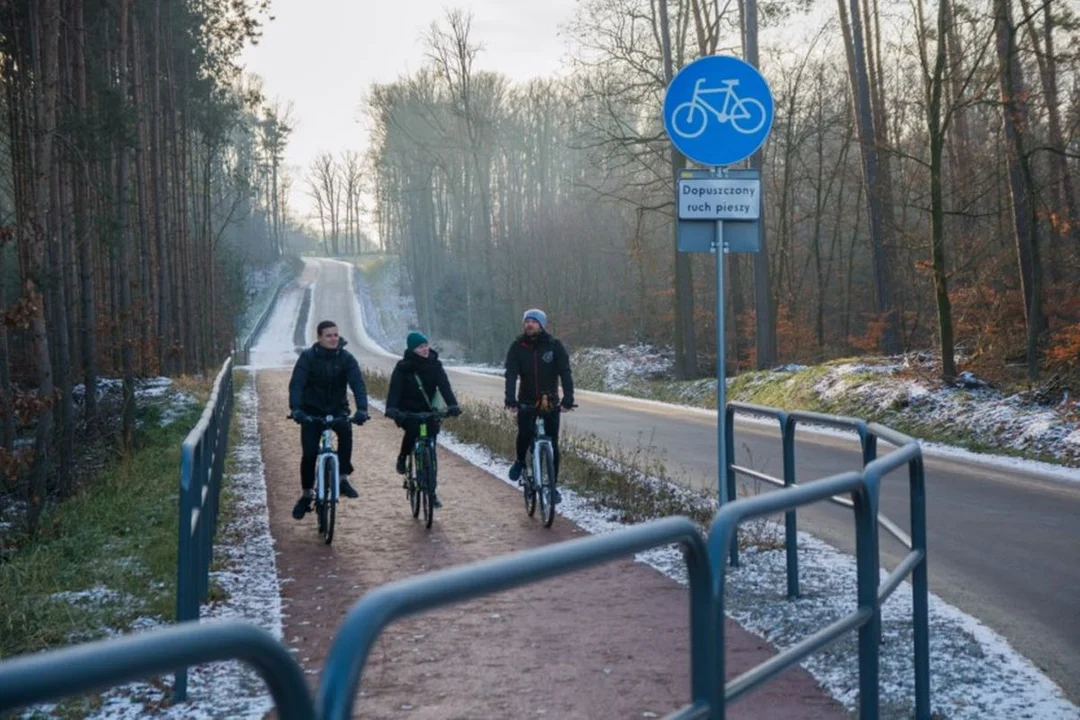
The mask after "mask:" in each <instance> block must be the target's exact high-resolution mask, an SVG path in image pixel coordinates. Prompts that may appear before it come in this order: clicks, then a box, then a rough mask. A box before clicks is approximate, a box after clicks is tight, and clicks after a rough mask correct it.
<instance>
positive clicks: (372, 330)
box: [353, 260, 420, 355]
mask: <svg viewBox="0 0 1080 720" xmlns="http://www.w3.org/2000/svg"><path fill="white" fill-rule="evenodd" d="M385 263H387V265H385V266H383V267H381V268H380V269H379V270H378V271H376V272H375V273H374V275H375V278H374V281H369V280H368V278H367V277H366V276H365V274H364V273H363V272H361V271H360V269H359V268H357V269H354V270H353V290H354V292H355V296H356V300H357V304H358V305H359V306H360V312H361V317H362V320H361V322H362V324H363V326H364V330H365V331H366V332H367V334H368V337H370V338H371V340H373V341H374V342H375V343H377V344H378V345H379V346H380V347H382V348H384V349H385V350H387V351H389V352H391V353H393V354H394V355H401V354H402V353H404V352H405V338H406V337H407V336H408V334H409V332H410V331H412V330H416V329H417V328H419V326H420V325H419V321H418V319H417V315H416V305H415V303H414V301H413V299H412V297H410V296H407V295H405V294H404V293H402V292H401V289H400V286H399V282H398V268H397V264H396V262H395V261H392V260H386V261H385Z"/></svg>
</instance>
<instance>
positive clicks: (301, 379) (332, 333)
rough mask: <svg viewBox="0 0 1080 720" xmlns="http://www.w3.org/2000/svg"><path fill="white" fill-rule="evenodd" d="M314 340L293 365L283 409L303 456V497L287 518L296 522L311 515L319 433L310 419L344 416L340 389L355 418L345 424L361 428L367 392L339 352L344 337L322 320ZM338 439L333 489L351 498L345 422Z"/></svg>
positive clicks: (349, 358) (355, 366)
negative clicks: (296, 433) (351, 400)
mask: <svg viewBox="0 0 1080 720" xmlns="http://www.w3.org/2000/svg"><path fill="white" fill-rule="evenodd" d="M318 335H319V339H318V342H316V343H315V344H314V345H312V346H311V347H309V348H308V349H307V350H305V351H304V352H302V353H300V357H299V358H298V359H297V361H296V365H295V366H293V372H292V379H290V380H289V408H290V409H291V410H292V417H293V419H294V420H296V422H298V423H300V446H301V447H302V448H303V456H302V457H301V459H300V486H301V488H302V489H303V494H301V495H300V499H299V500H297V501H296V506H295V507H294V508H293V512H292V515H293V517H294V518H296V519H297V520H301V519H303V517H304V515H305V514H306V513H307V512H309V511H310V510H311V501H312V499H313V497H314V487H315V461H316V459H317V457H318V454H319V436H320V435H322V430H321V429H320V428H319V427H318V426H317V425H313V424H312V423H311V422H310V421H311V419H312V417H325V416H327V415H348V414H349V397H348V393H347V392H346V390H347V389H348V388H352V391H353V396H354V397H355V398H356V413H355V414H354V415H353V416H352V417H351V418H350V420H351V422H355V423H356V424H357V425H363V424H364V423H365V422H366V421H367V419H368V413H367V409H368V400H367V387H365V385H364V376H363V374H362V373H361V372H360V364H359V363H358V362H356V358H355V357H353V355H352V353H350V352H349V351H348V350H346V349H345V344H346V342H345V338H343V337H341V336H340V335H339V333H338V327H337V325H335V324H334V323H332V322H330V321H329V320H323V321H322V322H320V323H319V326H318ZM334 431H335V432H336V433H337V436H338V450H337V454H338V461H339V462H340V473H341V474H340V485H339V486H338V489H339V490H340V491H341V494H342V495H344V496H345V497H349V498H356V497H359V494H358V493H357V492H356V489H355V488H353V486H352V484H351V483H349V475H351V474H352V471H353V465H352V445H353V439H352V425H351V424H350V422H342V423H338V424H335V426H334Z"/></svg>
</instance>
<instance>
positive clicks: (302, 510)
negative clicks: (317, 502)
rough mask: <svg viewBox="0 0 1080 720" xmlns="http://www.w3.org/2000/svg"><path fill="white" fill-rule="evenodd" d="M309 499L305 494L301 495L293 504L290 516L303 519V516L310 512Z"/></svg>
mask: <svg viewBox="0 0 1080 720" xmlns="http://www.w3.org/2000/svg"><path fill="white" fill-rule="evenodd" d="M311 500H312V499H311V498H310V497H308V496H307V495H301V496H300V499H299V500H297V501H296V504H295V505H293V509H292V516H293V517H294V518H295V519H297V520H303V519H304V516H305V515H307V514H308V513H309V512H311Z"/></svg>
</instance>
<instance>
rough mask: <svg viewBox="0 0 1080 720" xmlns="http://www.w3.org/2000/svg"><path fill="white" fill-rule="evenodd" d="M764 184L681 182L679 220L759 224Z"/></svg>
mask: <svg viewBox="0 0 1080 720" xmlns="http://www.w3.org/2000/svg"><path fill="white" fill-rule="evenodd" d="M760 193H761V181H760V180H743V179H736V178H723V177H716V178H686V179H680V180H679V219H680V220H744V221H746V220H757V219H758V218H759V216H760V214H761V194H760Z"/></svg>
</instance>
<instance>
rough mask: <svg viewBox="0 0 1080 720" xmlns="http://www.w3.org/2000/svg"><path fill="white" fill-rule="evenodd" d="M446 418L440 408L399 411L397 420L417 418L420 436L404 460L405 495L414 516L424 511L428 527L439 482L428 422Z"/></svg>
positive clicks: (433, 515) (447, 414) (432, 515)
mask: <svg viewBox="0 0 1080 720" xmlns="http://www.w3.org/2000/svg"><path fill="white" fill-rule="evenodd" d="M445 417H449V413H447V412H445V411H441V410H431V411H428V412H406V411H404V410H398V411H397V413H396V414H395V415H394V419H396V420H418V421H419V422H420V436H419V437H418V438H416V442H415V443H413V451H412V452H411V453H410V454H409V457H408V458H407V459H406V461H405V469H406V472H405V496H406V497H407V498H408V500H409V508H410V509H411V510H412V516H413V517H414V518H416V517H419V516H420V509H421V507H423V510H424V527H426V528H428V529H430V528H431V523H432V521H433V520H434V519H435V487H436V485H437V484H438V473H439V461H438V458H437V457H436V455H435V436H434V435H428V426H427V424H428V423H429V422H432V421H434V420H441V419H442V418H445Z"/></svg>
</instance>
